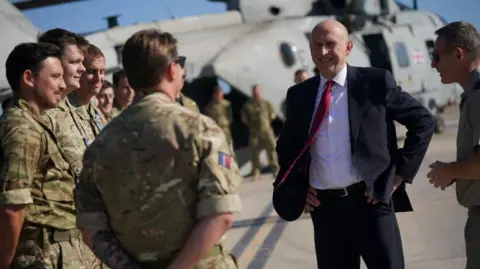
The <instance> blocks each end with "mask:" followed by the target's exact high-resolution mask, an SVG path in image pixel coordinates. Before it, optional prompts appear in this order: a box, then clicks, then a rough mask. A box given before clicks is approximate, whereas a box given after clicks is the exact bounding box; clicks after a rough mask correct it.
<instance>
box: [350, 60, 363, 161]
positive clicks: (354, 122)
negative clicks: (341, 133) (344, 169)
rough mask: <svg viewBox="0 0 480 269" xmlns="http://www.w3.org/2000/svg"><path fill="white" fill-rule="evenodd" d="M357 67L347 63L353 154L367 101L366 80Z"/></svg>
mask: <svg viewBox="0 0 480 269" xmlns="http://www.w3.org/2000/svg"><path fill="white" fill-rule="evenodd" d="M361 77H362V74H361V73H360V72H359V71H358V69H357V68H355V67H351V66H349V65H347V87H348V89H347V92H348V119H349V123H350V124H349V125H350V146H351V149H352V154H353V152H354V150H355V147H356V141H357V137H358V130H359V128H360V122H361V119H362V113H363V107H364V102H365V89H366V88H367V85H366V82H365V81H364V80H362V79H361Z"/></svg>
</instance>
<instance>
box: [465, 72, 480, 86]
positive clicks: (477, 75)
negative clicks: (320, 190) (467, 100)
mask: <svg viewBox="0 0 480 269" xmlns="http://www.w3.org/2000/svg"><path fill="white" fill-rule="evenodd" d="M479 80H480V70H479V68H477V69H475V70H474V71H473V72H472V73H471V74H470V81H469V82H468V87H467V89H466V90H467V91H471V90H476V89H477V88H478V86H477V84H479Z"/></svg>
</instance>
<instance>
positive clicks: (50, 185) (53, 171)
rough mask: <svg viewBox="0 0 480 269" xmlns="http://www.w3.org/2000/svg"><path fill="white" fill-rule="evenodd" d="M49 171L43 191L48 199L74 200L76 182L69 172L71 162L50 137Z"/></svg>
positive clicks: (59, 200)
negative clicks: (64, 156)
mask: <svg viewBox="0 0 480 269" xmlns="http://www.w3.org/2000/svg"><path fill="white" fill-rule="evenodd" d="M47 143H48V155H49V157H50V160H49V161H48V165H47V171H46V174H45V179H44V181H43V184H42V191H43V194H44V195H45V198H46V199H47V200H48V201H58V202H73V188H74V187H75V182H74V179H73V177H72V175H71V174H70V173H69V164H68V163H67V162H66V161H65V159H64V158H63V156H62V155H61V153H60V151H59V149H58V147H57V145H56V144H55V142H53V141H51V140H50V139H49V141H48V142H47Z"/></svg>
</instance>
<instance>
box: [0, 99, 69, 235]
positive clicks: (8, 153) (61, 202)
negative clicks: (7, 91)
mask: <svg viewBox="0 0 480 269" xmlns="http://www.w3.org/2000/svg"><path fill="white" fill-rule="evenodd" d="M0 147H1V149H2V152H1V155H0V156H1V162H0V206H9V205H26V210H25V221H24V225H23V229H25V228H28V227H29V226H43V227H45V226H49V227H54V228H58V229H72V228H75V207H74V203H73V188H74V185H75V181H74V175H73V171H71V170H70V167H69V164H68V162H67V161H66V160H65V158H64V157H63V156H62V154H61V152H60V150H59V148H58V147H59V145H58V143H57V141H56V139H55V136H54V135H53V132H52V131H51V130H50V127H49V126H48V124H46V123H45V122H44V121H43V119H42V118H41V117H40V116H36V115H35V114H34V112H33V109H32V108H31V106H30V105H29V104H28V103H27V102H26V101H24V100H22V99H20V100H18V101H16V102H15V104H14V106H13V107H12V108H10V109H9V110H7V111H6V112H5V113H4V114H3V115H2V116H1V118H0Z"/></svg>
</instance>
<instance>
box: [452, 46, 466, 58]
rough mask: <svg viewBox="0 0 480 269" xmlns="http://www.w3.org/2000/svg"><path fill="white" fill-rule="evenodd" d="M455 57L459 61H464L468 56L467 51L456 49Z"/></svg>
mask: <svg viewBox="0 0 480 269" xmlns="http://www.w3.org/2000/svg"><path fill="white" fill-rule="evenodd" d="M454 53H455V57H456V58H457V59H458V60H462V59H463V58H464V57H465V56H466V55H465V54H466V53H465V51H464V50H463V49H461V48H459V47H456V48H455V51H454Z"/></svg>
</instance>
